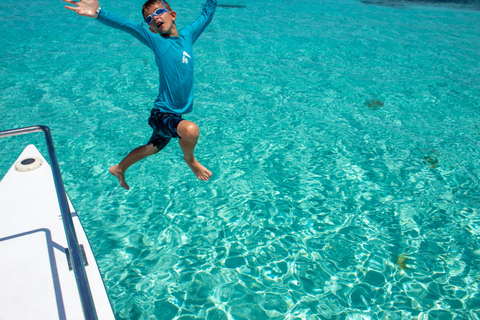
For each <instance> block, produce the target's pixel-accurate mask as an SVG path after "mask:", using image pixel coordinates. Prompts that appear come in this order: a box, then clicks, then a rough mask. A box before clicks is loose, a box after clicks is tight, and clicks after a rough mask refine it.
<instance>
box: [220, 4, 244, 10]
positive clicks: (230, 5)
mask: <svg viewBox="0 0 480 320" xmlns="http://www.w3.org/2000/svg"><path fill="white" fill-rule="evenodd" d="M217 7H219V8H232V9H240V8H246V7H247V6H242V5H237V4H218V5H217Z"/></svg>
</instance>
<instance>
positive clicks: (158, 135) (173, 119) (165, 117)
mask: <svg viewBox="0 0 480 320" xmlns="http://www.w3.org/2000/svg"><path fill="white" fill-rule="evenodd" d="M182 120H183V119H182V116H178V115H176V114H173V113H165V112H161V111H160V110H158V109H155V108H154V109H152V112H151V114H150V117H149V118H148V124H149V125H150V127H152V129H153V133H152V136H151V137H150V140H149V141H148V143H147V144H153V145H154V146H155V147H157V149H158V150H159V151H160V150H162V149H163V148H165V146H166V145H167V144H168V143H169V142H170V140H171V139H172V138H180V136H179V135H178V133H177V126H178V124H179V123H180V121H182Z"/></svg>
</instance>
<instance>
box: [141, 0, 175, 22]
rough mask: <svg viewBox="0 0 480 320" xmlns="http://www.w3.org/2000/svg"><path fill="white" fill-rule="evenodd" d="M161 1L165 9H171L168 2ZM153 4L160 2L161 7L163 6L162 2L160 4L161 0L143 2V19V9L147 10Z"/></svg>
mask: <svg viewBox="0 0 480 320" xmlns="http://www.w3.org/2000/svg"><path fill="white" fill-rule="evenodd" d="M163 2H165V9H167V10H168V11H172V7H170V4H169V3H168V2H167V1H165V0H163ZM155 4H161V5H162V7H163V4H162V0H147V1H146V2H145V3H144V4H143V7H142V16H143V18H144V19H145V10H147V9H148V8H150V7H151V6H153V5H155Z"/></svg>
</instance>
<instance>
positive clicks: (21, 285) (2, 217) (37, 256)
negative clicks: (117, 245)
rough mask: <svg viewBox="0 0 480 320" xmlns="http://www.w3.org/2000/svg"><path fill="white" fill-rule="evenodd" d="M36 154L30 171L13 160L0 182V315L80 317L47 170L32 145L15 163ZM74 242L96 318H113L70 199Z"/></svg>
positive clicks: (42, 317) (62, 229)
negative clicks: (35, 165)
mask: <svg viewBox="0 0 480 320" xmlns="http://www.w3.org/2000/svg"><path fill="white" fill-rule="evenodd" d="M32 157H36V158H39V159H40V160H41V161H42V162H43V164H42V166H41V167H39V168H38V169H35V170H31V171H27V172H19V171H17V170H16V169H15V164H14V165H13V166H12V167H11V168H10V170H9V171H8V173H7V174H6V175H5V177H4V178H3V179H2V181H1V182H0V257H1V263H0V278H1V283H2V285H1V287H0V310H2V311H1V314H0V319H17V320H18V319H84V316H83V311H82V306H81V301H80V297H79V294H78V289H77V285H76V281H75V276H74V273H73V271H71V270H69V266H68V262H67V258H66V253H65V249H66V248H67V240H66V237H65V233H64V228H63V223H62V218H61V213H60V209H59V205H58V202H57V196H56V192H55V187H54V182H53V177H52V174H51V169H50V166H49V165H48V163H47V162H46V161H45V159H44V158H43V157H42V155H41V154H40V153H39V152H38V150H37V149H36V148H35V146H33V145H29V146H28V147H27V148H26V149H25V150H24V151H23V153H22V154H21V155H20V157H19V158H18V160H17V162H19V161H22V160H23V159H26V158H32ZM70 211H71V212H72V213H73V214H72V215H73V222H74V226H75V231H76V234H77V238H78V242H79V243H80V244H81V245H83V247H84V249H85V253H86V257H87V261H88V266H87V267H86V272H87V276H88V279H89V283H90V288H91V291H92V296H93V300H94V303H95V306H96V311H97V314H98V318H99V319H114V315H113V311H112V309H111V306H110V302H109V299H108V296H107V293H106V291H105V287H104V285H103V281H102V278H101V275H100V273H99V271H98V268H97V264H96V262H95V259H94V256H93V254H92V252H91V249H90V245H89V243H88V240H87V238H86V235H85V233H84V231H83V228H82V226H81V224H80V221H79V220H78V217H77V215H76V214H75V212H74V209H73V207H72V205H71V204H70Z"/></svg>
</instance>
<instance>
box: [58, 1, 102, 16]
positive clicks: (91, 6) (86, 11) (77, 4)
mask: <svg viewBox="0 0 480 320" xmlns="http://www.w3.org/2000/svg"><path fill="white" fill-rule="evenodd" d="M63 1H64V2H66V3H69V4H70V5H72V6H74V7H72V6H65V8H67V9H68V10H71V11H75V12H76V13H77V14H78V15H80V16H85V17H90V18H95V12H96V11H97V9H98V8H99V7H100V5H99V4H98V0H78V1H76V0H63Z"/></svg>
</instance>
